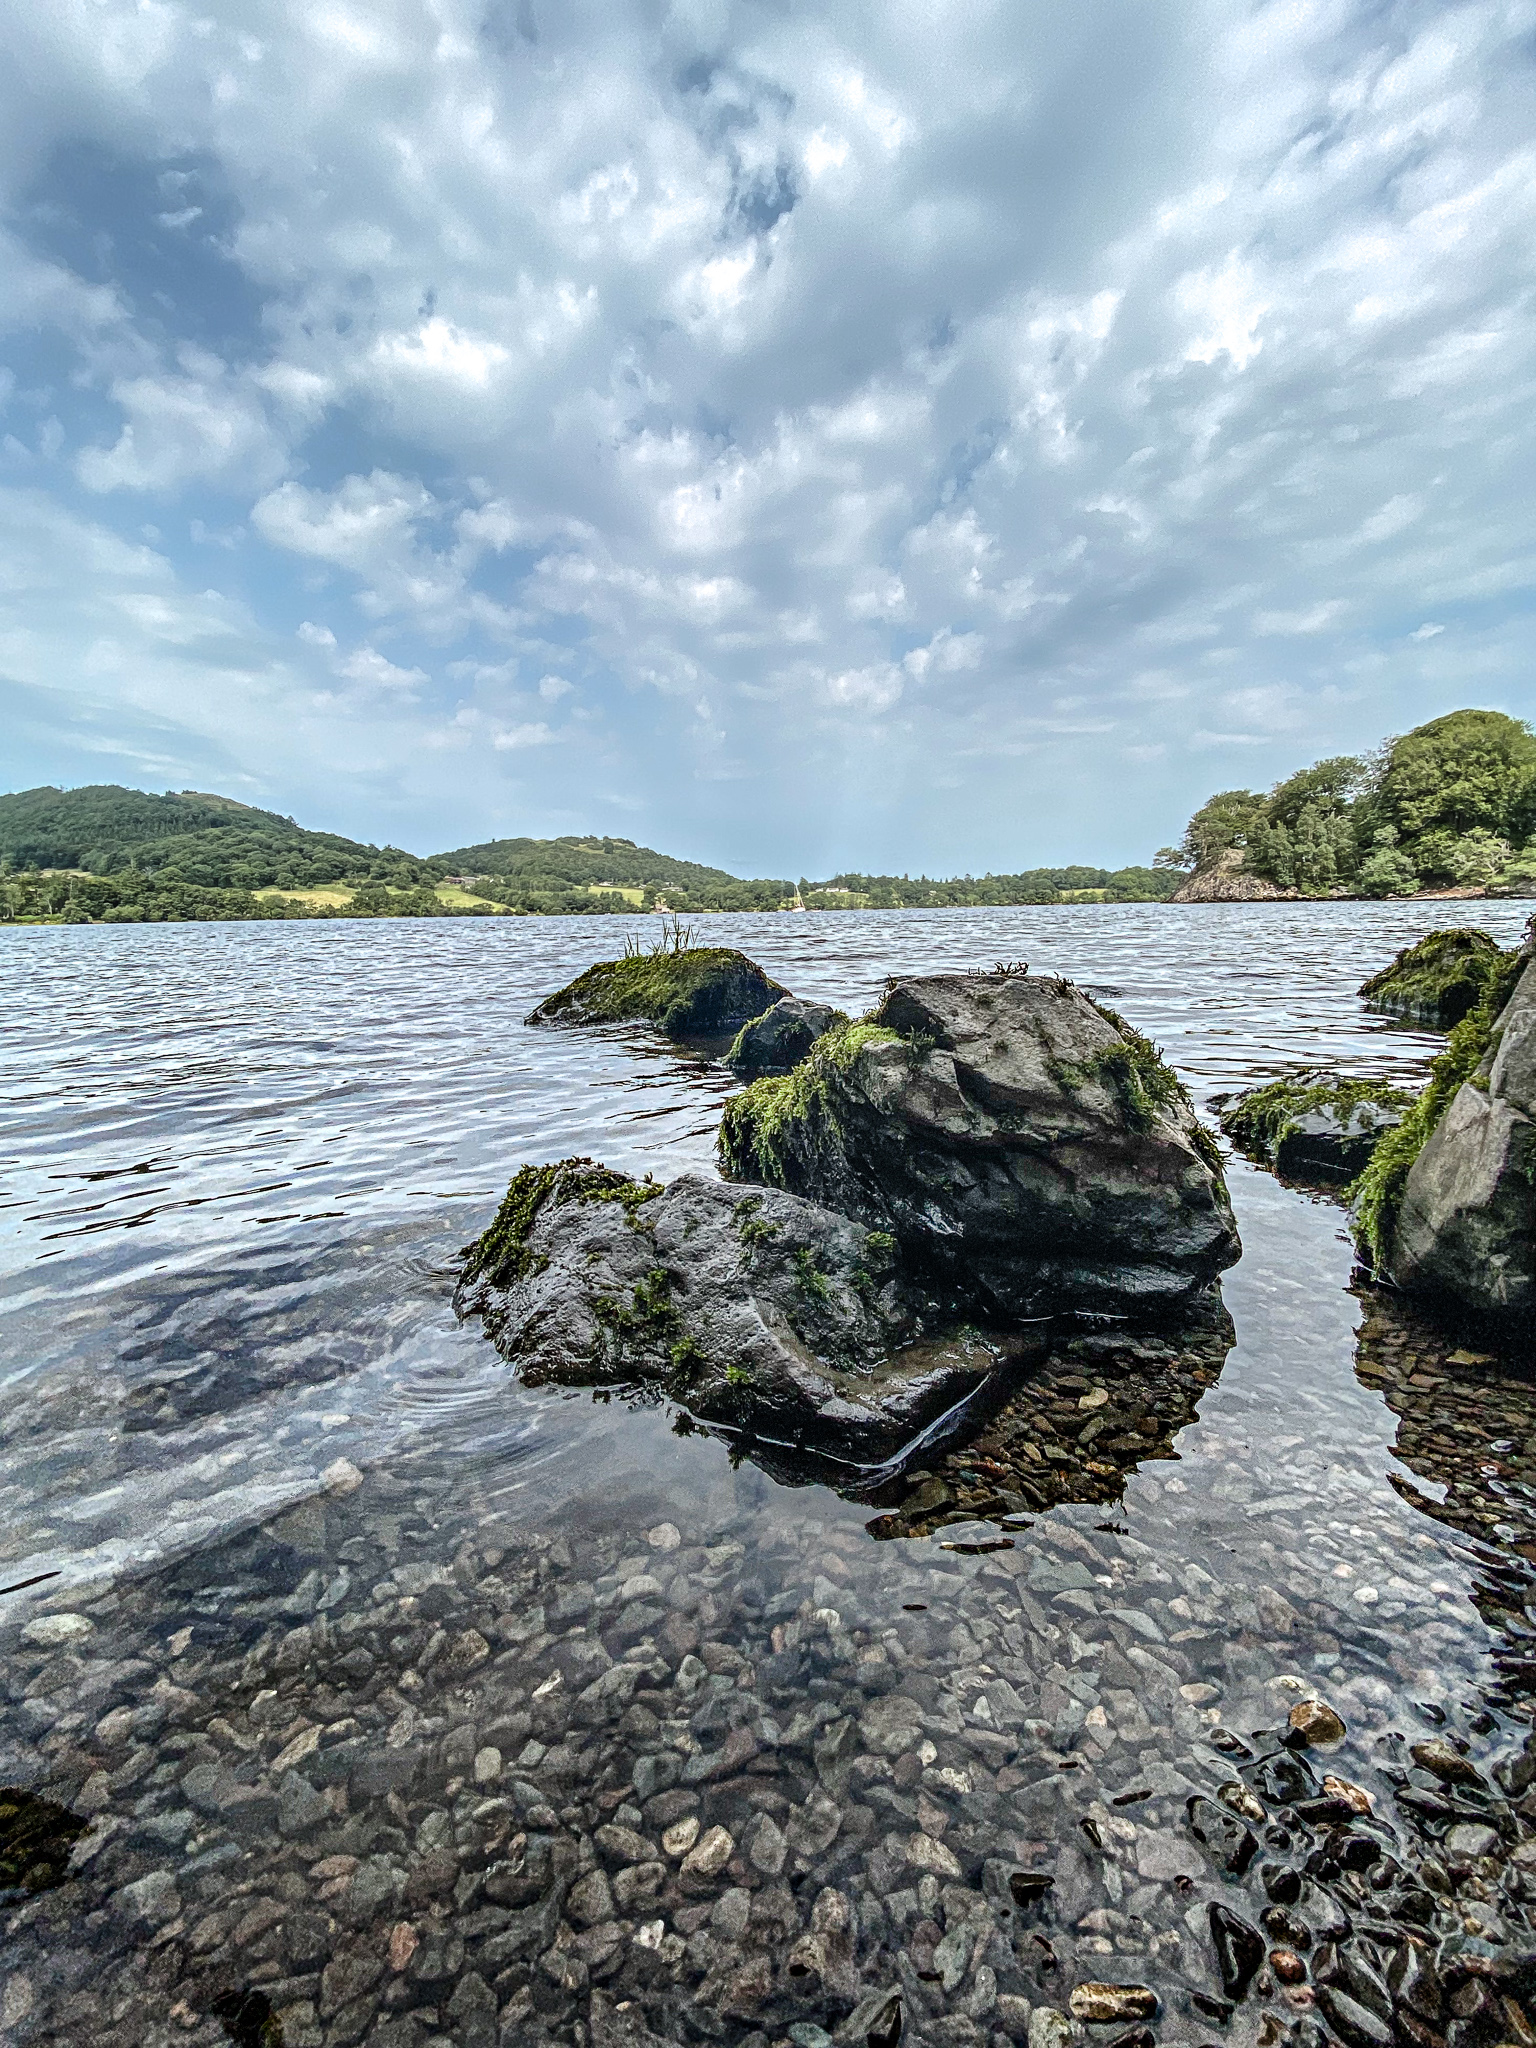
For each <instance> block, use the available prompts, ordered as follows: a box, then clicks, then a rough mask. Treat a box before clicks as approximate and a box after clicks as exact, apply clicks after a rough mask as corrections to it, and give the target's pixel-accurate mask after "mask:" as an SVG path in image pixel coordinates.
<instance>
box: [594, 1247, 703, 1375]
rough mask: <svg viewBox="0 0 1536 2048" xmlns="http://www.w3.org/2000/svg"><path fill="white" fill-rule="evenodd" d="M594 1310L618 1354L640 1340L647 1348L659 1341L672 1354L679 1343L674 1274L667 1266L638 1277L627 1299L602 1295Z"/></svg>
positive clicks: (615, 1352) (621, 1355)
mask: <svg viewBox="0 0 1536 2048" xmlns="http://www.w3.org/2000/svg"><path fill="white" fill-rule="evenodd" d="M592 1313H593V1315H594V1317H595V1318H596V1319H597V1322H598V1323H599V1325H600V1326H601V1327H602V1329H603V1332H604V1334H605V1336H606V1337H607V1338H608V1340H609V1342H610V1343H611V1345H612V1348H613V1357H614V1358H622V1357H623V1355H624V1353H625V1351H626V1350H628V1349H629V1347H630V1346H631V1345H632V1344H636V1343H639V1344H641V1345H643V1346H645V1347H647V1348H650V1347H654V1346H658V1345H659V1346H661V1347H662V1348H664V1349H665V1350H666V1351H667V1353H668V1356H670V1355H671V1352H672V1350H673V1349H674V1348H678V1346H679V1340H678V1339H676V1338H675V1337H674V1335H673V1333H674V1332H675V1331H676V1329H677V1322H678V1316H677V1309H676V1306H675V1305H674V1303H673V1300H672V1275H671V1274H670V1273H669V1272H668V1271H667V1269H666V1267H665V1266H653V1267H652V1268H651V1270H650V1271H649V1272H648V1273H647V1274H646V1275H645V1277H644V1279H642V1280H637V1281H636V1282H635V1284H634V1286H633V1287H632V1288H631V1290H630V1294H629V1299H628V1300H627V1301H626V1300H625V1299H624V1297H623V1296H622V1295H618V1294H602V1295H599V1296H598V1297H597V1299H596V1300H595V1301H594V1302H593V1304H592ZM681 1341H682V1342H686V1340H681Z"/></svg>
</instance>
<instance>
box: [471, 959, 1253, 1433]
mask: <svg viewBox="0 0 1536 2048" xmlns="http://www.w3.org/2000/svg"><path fill="white" fill-rule="evenodd" d="M618 964H620V965H622V964H623V963H618ZM747 965H748V966H750V963H747ZM596 972H597V970H593V973H594V974H595V973H596ZM732 972H737V970H735V969H734V968H733V969H732ZM764 980H766V977H764ZM590 982H591V976H590V975H589V976H583V977H582V981H581V982H578V983H575V984H573V988H576V989H580V988H581V987H582V984H583V983H590ZM738 985H742V986H744V985H746V977H745V976H744V975H739V976H738ZM768 986H769V987H772V986H773V984H771V983H770V984H768ZM567 995H569V991H566V992H562V997H556V998H552V999H551V1000H550V1002H549V1003H546V1004H544V1005H542V1006H541V1010H540V1011H539V1012H536V1013H535V1015H536V1016H537V1015H543V1014H546V1013H554V1014H562V1013H565V1012H567V1011H569V1010H570V1009H571V1008H573V1007H574V1005H573V1004H569V1003H566V1002H565V1001H564V1000H563V998H564V997H565V996H567ZM779 1007H780V1008H782V1007H783V1003H782V1001H781V1002H780V1005H779ZM773 1014H774V1012H773V1011H772V1010H769V1012H768V1015H769V1016H770V1017H772V1016H773ZM831 1014H832V1015H833V1016H836V1014H837V1013H835V1012H834V1013H831ZM720 1158H721V1165H722V1169H723V1171H724V1173H725V1175H726V1180H725V1181H724V1182H719V1181H712V1180H708V1179H706V1178H704V1177H703V1176H701V1175H697V1174H685V1175H683V1176H681V1177H680V1178H679V1179H677V1180H675V1181H673V1182H672V1183H671V1184H670V1185H668V1186H666V1187H663V1186H660V1185H659V1184H657V1183H655V1182H651V1181H635V1180H631V1179H629V1178H627V1177H626V1176H624V1175H622V1174H619V1173H616V1172H614V1171H612V1170H611V1169H610V1168H607V1167H605V1166H601V1165H598V1164H596V1163H594V1162H593V1161H591V1160H585V1159H570V1160H564V1161H561V1162H560V1163H559V1164H558V1165H554V1166H547V1167H524V1168H523V1169H522V1170H521V1171H520V1172H519V1173H518V1175H517V1176H516V1178H515V1179H514V1181H513V1182H512V1185H511V1187H510V1189H509V1191H508V1194H507V1197H506V1199H505V1201H504V1202H503V1204H502V1206H501V1209H500V1211H499V1212H498V1214H497V1217H496V1219H495V1220H494V1222H493V1223H492V1224H491V1226H490V1228H489V1229H488V1230H487V1231H486V1232H485V1234H484V1235H483V1236H482V1237H481V1238H480V1239H478V1240H477V1242H476V1243H475V1244H474V1245H472V1246H471V1247H470V1248H469V1252H468V1257H467V1262H466V1265H465V1268H464V1271H463V1274H462V1277H461V1279H460V1282H459V1287H458V1291H457V1295H456V1304H457V1306H458V1308H459V1310H460V1312H461V1313H476V1314H479V1315H481V1316H482V1317H483V1318H484V1321H485V1325H486V1328H487V1330H488V1332H489V1333H490V1335H491V1336H492V1337H493V1339H494V1341H495V1342H496V1344H497V1346H498V1347H499V1348H500V1349H501V1351H502V1352H503V1353H504V1355H505V1356H506V1357H507V1358H508V1359H509V1360H511V1361H513V1362H514V1363H515V1364H516V1365H517V1367H518V1370H519V1372H520V1373H521V1374H522V1376H523V1377H524V1379H525V1380H527V1381H529V1382H533V1383H542V1382H557V1383H560V1384H566V1385H586V1386H590V1385H641V1386H646V1387H650V1388H653V1389H657V1390H659V1391H661V1392H662V1393H664V1394H665V1395H667V1396H668V1397H669V1398H672V1399H674V1400H676V1401H677V1402H679V1403H680V1404H681V1405H682V1406H684V1407H685V1408H687V1409H688V1410H689V1411H690V1412H691V1413H693V1414H695V1415H696V1416H699V1417H700V1418H702V1419H704V1420H706V1421H708V1422H709V1423H711V1424H712V1425H715V1426H718V1427H720V1428H723V1429H726V1430H729V1431H733V1432H736V1433H740V1434H744V1435H749V1436H753V1437H762V1438H765V1439H771V1440H772V1441H773V1442H775V1443H777V1444H779V1445H781V1446H782V1445H788V1446H790V1447H793V1448H794V1449H796V1450H798V1451H803V1452H806V1453H807V1454H811V1455H819V1456H822V1457H831V1458H834V1459H836V1460H840V1461H842V1462H843V1464H844V1465H846V1466H848V1467H851V1468H856V1469H857V1470H859V1471H862V1472H865V1473H870V1472H873V1471H875V1470H876V1468H878V1467H880V1466H881V1465H882V1464H884V1463H886V1462H888V1461H889V1460H891V1459H892V1458H894V1457H896V1456H897V1455H898V1454H899V1453H901V1452H903V1450H904V1449H909V1448H910V1447H911V1446H912V1445H913V1444H914V1443H915V1441H916V1440H917V1439H918V1438H920V1437H924V1438H925V1439H926V1437H927V1436H928V1435H929V1434H930V1433H931V1432H932V1431H933V1429H934V1428H935V1426H936V1425H938V1424H939V1423H940V1422H941V1421H944V1422H946V1424H947V1426H949V1427H957V1426H959V1424H960V1422H961V1420H962V1418H965V1419H968V1420H969V1421H970V1422H972V1423H974V1420H975V1416H976V1415H977V1414H978V1413H979V1412H980V1409H981V1408H982V1407H984V1406H985V1404H986V1403H987V1402H988V1401H993V1402H996V1401H999V1400H1001V1398H1003V1391H1004V1389H1005V1387H1006V1385H1007V1384H1008V1382H1009V1380H1010V1378H1011V1377H1012V1376H1013V1374H1012V1369H1013V1368H1015V1367H1017V1366H1018V1365H1020V1364H1021V1363H1022V1362H1023V1361H1025V1360H1027V1359H1031V1358H1033V1359H1038V1358H1039V1357H1040V1356H1041V1355H1042V1354H1043V1352H1044V1351H1045V1350H1046V1349H1047V1348H1048V1338H1049V1332H1050V1329H1051V1327H1052V1324H1053V1322H1054V1321H1055V1320H1057V1319H1060V1318H1063V1317H1065V1318H1068V1319H1069V1320H1070V1319H1072V1318H1074V1317H1079V1316H1082V1315H1089V1316H1100V1317H1102V1316H1104V1315H1106V1314H1108V1315H1111V1316H1114V1317H1115V1318H1117V1319H1122V1320H1123V1319H1126V1318H1132V1319H1135V1320H1137V1321H1139V1322H1140V1323H1143V1324H1147V1323H1152V1322H1158V1321H1162V1322H1165V1323H1166V1322H1167V1321H1168V1320H1169V1319H1176V1318H1177V1317H1178V1316H1180V1315H1181V1314H1184V1313H1185V1312H1186V1311H1188V1310H1189V1309H1190V1307H1191V1305H1192V1304H1193V1303H1194V1302H1195V1301H1196V1299H1197V1298H1198V1297H1200V1296H1201V1295H1202V1294H1204V1293H1206V1292H1208V1291H1209V1290H1210V1288H1211V1284H1212V1283H1213V1282H1214V1281H1215V1279H1216V1277H1217V1275H1218V1274H1219V1273H1220V1272H1221V1271H1222V1270H1223V1269H1224V1268H1225V1267H1226V1266H1229V1265H1230V1264H1232V1262H1233V1261H1234V1260H1235V1259H1236V1258H1237V1256H1238V1251H1239V1246H1238V1239H1237V1232H1236V1229H1235V1227H1234V1225H1233V1221H1232V1213H1231V1208H1230V1205H1229V1203H1228V1201H1227V1194H1226V1188H1225V1184H1224V1182H1223V1179H1222V1172H1221V1163H1220V1158H1219V1155H1218V1154H1217V1152H1216V1150H1215V1147H1214V1145H1213V1142H1212V1140H1211V1138H1210V1137H1209V1135H1208V1134H1207V1133H1206V1132H1205V1131H1204V1130H1203V1129H1202V1127H1201V1126H1200V1124H1199V1122H1198V1120H1197V1119H1196V1117H1195V1114H1194V1111H1193V1110H1192V1108H1191V1107H1190V1104H1189V1100H1188V1097H1187V1096H1186V1094H1185V1092H1184V1090H1183V1088H1182V1086H1181V1084H1180V1083H1179V1081H1178V1078H1177V1076H1176V1075H1175V1074H1174V1073H1173V1071H1172V1069H1171V1068H1169V1067H1168V1066H1167V1065H1166V1064H1165V1063H1164V1062H1163V1060H1162V1059H1161V1057H1160V1056H1159V1054H1158V1053H1157V1051H1156V1049H1155V1048H1154V1047H1153V1046H1152V1045H1151V1044H1150V1043H1149V1042H1148V1041H1147V1040H1146V1039H1144V1038H1142V1037H1141V1036H1140V1035H1139V1034H1138V1033H1136V1032H1134V1031H1133V1030H1131V1029H1130V1027H1129V1026H1127V1025H1126V1024H1124V1023H1123V1021H1122V1020H1121V1019H1119V1018H1117V1017H1116V1016H1115V1015H1114V1014H1113V1012H1111V1011H1108V1010H1106V1009H1104V1008H1103V1007H1102V1006H1100V1005H1099V1004H1097V1003H1095V1002H1094V1001H1093V1000H1092V999H1091V998H1090V997H1089V996H1087V995H1086V994H1085V993H1084V992H1083V991H1082V990H1081V989H1079V988H1077V987H1076V986H1075V985H1074V984H1072V983H1071V982H1068V981H1064V980H1059V979H1053V978H1047V977H1043V976H1037V975H1029V974H1028V973H1026V972H1023V971H1014V970H1008V969H1001V970H998V971H996V972H994V973H991V974H975V975H937V976H927V977H913V978H906V979H898V980H895V981H893V982H892V983H891V984H890V986H889V987H888V989H887V991H886V994H885V996H884V998H883V1000H882V1001H881V1003H880V1004H879V1005H878V1007H877V1008H876V1009H875V1010H874V1011H873V1012H872V1013H871V1015H870V1016H869V1017H867V1018H864V1019H862V1020H861V1021H859V1022H857V1023H849V1022H848V1021H847V1020H846V1019H842V1020H841V1021H838V1022H835V1023H834V1024H833V1026H832V1028H831V1029H830V1030H828V1031H826V1032H824V1033H823V1034H822V1035H821V1036H820V1037H818V1038H817V1039H816V1040H815V1041H814V1043H813V1044H812V1046H811V1049H810V1051H809V1052H808V1053H807V1054H806V1056H805V1057H804V1058H803V1059H802V1060H801V1061H800V1062H799V1064H798V1065H796V1066H794V1067H793V1068H792V1069H791V1071H790V1072H788V1073H787V1074H783V1075H780V1076H777V1077H768V1078H763V1079H760V1080H757V1081H755V1082H754V1083H753V1084H752V1085H751V1086H750V1087H749V1088H747V1089H746V1090H745V1091H744V1092H743V1093H742V1094H740V1095H739V1096H736V1097H735V1098H733V1099H732V1101H731V1102H729V1103H728V1104H727V1106H726V1111H725V1115H724V1119H723V1122H722V1127H721V1134H720ZM731 1182H735V1183H736V1184H737V1185H735V1186H732V1185H730V1183H731Z"/></svg>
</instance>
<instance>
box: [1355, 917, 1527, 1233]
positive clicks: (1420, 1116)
mask: <svg viewBox="0 0 1536 2048" xmlns="http://www.w3.org/2000/svg"><path fill="white" fill-rule="evenodd" d="M1490 943H1491V942H1490ZM1495 952H1496V955H1497V957H1496V959H1495V961H1494V963H1493V969H1492V971H1491V972H1490V973H1489V974H1488V975H1487V976H1486V978H1485V979H1484V981H1483V985H1482V989H1481V992H1480V994H1479V996H1478V999H1477V1002H1476V1005H1475V1007H1474V1008H1473V1009H1472V1010H1471V1011H1469V1012H1468V1014H1467V1015H1466V1016H1464V1017H1463V1018H1462V1020H1461V1022H1460V1023H1459V1024H1457V1025H1456V1027H1455V1029H1454V1030H1453V1031H1452V1032H1451V1037H1450V1043H1449V1044H1448V1045H1447V1046H1446V1049H1445V1051H1444V1052H1443V1053H1441V1055H1440V1056H1439V1058H1438V1059H1437V1060H1436V1061H1435V1063H1434V1065H1433V1066H1432V1067H1431V1068H1430V1070H1429V1085H1428V1086H1427V1087H1426V1088H1425V1090H1424V1092H1423V1094H1422V1095H1420V1096H1419V1097H1418V1098H1417V1100H1416V1101H1415V1102H1414V1104H1413V1106H1412V1108H1411V1109H1410V1110H1409V1111H1408V1114H1407V1115H1406V1116H1405V1117H1404V1118H1403V1120H1402V1122H1401V1123H1400V1124H1399V1125H1398V1126H1397V1128H1396V1130H1394V1131H1389V1132H1388V1133H1387V1135H1386V1136H1385V1137H1384V1138H1383V1139H1382V1140H1381V1143H1380V1144H1379V1145H1378V1146H1377V1147H1376V1149H1375V1151H1374V1152H1373V1153H1372V1154H1371V1157H1370V1161H1369V1163H1368V1164H1367V1166H1366V1168H1365V1171H1364V1172H1363V1173H1362V1174H1361V1175H1360V1178H1359V1179H1358V1180H1357V1181H1356V1182H1355V1183H1354V1186H1353V1187H1352V1188H1351V1189H1350V1199H1351V1204H1352V1209H1353V1216H1354V1228H1355V1237H1356V1240H1357V1242H1358V1243H1359V1245H1360V1248H1361V1250H1362V1252H1363V1253H1364V1254H1365V1257H1366V1259H1367V1260H1368V1262H1369V1263H1370V1265H1371V1267H1372V1269H1373V1270H1374V1271H1376V1272H1381V1271H1384V1270H1385V1267H1386V1264H1387V1258H1388V1254H1389V1252H1390V1250H1391V1245H1392V1232H1393V1228H1394V1226H1395V1224H1396V1221H1397V1214H1398V1211H1399V1209H1400V1208H1401V1207H1402V1201H1403V1190H1404V1188H1405V1187H1406V1186H1407V1184H1408V1175H1409V1172H1410V1171H1411V1169H1412V1167H1413V1162H1414V1161H1415V1160H1416V1159H1417V1158H1418V1156H1419V1154H1420V1153H1421V1152H1422V1151H1423V1149H1424V1147H1425V1145H1426V1144H1427V1143H1428V1141H1429V1138H1430V1136H1431V1134H1432V1133H1433V1132H1434V1130H1435V1127H1436V1126H1437V1125H1438V1124H1439V1122H1440V1119H1441V1118H1442V1117H1443V1116H1444V1115H1445V1113H1446V1111H1447V1110H1448V1109H1449V1108H1450V1106H1451V1103H1452V1101H1453V1100H1454V1099H1455V1096H1456V1094H1457V1091H1458V1090H1459V1089H1460V1088H1461V1086H1462V1084H1463V1082H1466V1081H1470V1082H1471V1083H1472V1084H1473V1086H1474V1087H1477V1086H1486V1085H1487V1083H1486V1077H1485V1075H1484V1073H1483V1069H1484V1067H1485V1065H1487V1064H1491V1062H1492V1055H1493V1053H1494V1052H1495V1051H1496V1050H1497V1043H1496V1039H1497V1034H1496V1031H1495V1026H1496V1025H1497V1023H1498V1020H1499V1017H1500V1014H1501V1013H1502V1011H1503V1009H1504V1006H1505V1004H1506V1003H1508V1001H1509V999H1510V997H1511V995H1513V993H1514V988H1515V983H1516V982H1517V981H1518V980H1519V979H1520V975H1521V973H1522V971H1523V969H1524V967H1525V965H1526V962H1527V960H1528V959H1529V958H1530V955H1529V953H1528V952H1525V951H1516V952H1510V953H1503V952H1499V951H1498V949H1497V948H1495Z"/></svg>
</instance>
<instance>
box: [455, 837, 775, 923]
mask: <svg viewBox="0 0 1536 2048" xmlns="http://www.w3.org/2000/svg"><path fill="white" fill-rule="evenodd" d="M433 866H434V867H437V868H440V869H442V870H443V871H444V872H445V873H447V874H457V875H484V876H489V877H490V878H491V879H490V880H489V881H488V882H482V883H479V884H476V885H474V886H475V889H476V893H477V894H479V895H483V896H485V897H486V898H488V899H489V900H490V901H491V902H494V903H502V904H506V905H508V906H509V907H511V908H514V909H518V910H535V911H537V910H551V909H556V910H569V909H587V908H590V907H591V906H590V904H588V903H573V902H571V901H570V898H571V897H572V896H573V895H574V894H577V893H581V894H587V893H589V892H591V891H592V890H594V889H595V890H598V891H601V892H605V893H606V892H613V894H614V897H615V901H614V908H615V909H631V908H639V907H640V906H641V903H642V902H643V903H644V904H645V905H647V906H648V905H650V904H651V903H652V902H654V900H655V898H656V897H657V896H660V897H662V898H663V899H664V900H665V902H666V903H667V905H668V906H669V908H671V909H673V910H777V908H778V907H779V905H780V903H783V902H787V901H788V900H789V899H790V898H791V897H792V896H793V895H794V893H795V885H794V883H793V882H784V881H742V880H741V879H740V878H739V877H738V876H736V875H732V874H727V873H726V871H725V869H724V868H710V867H704V866H701V865H700V863H699V862H698V861H692V860H674V859H673V858H672V856H671V855H670V854H666V853H656V852H653V851H652V849H651V848H650V847H649V846H637V845H636V844H635V842H634V841H633V840H632V839H598V838H567V839H487V840H485V841H483V842H482V843H481V844H480V845H479V846H460V847H456V848H455V849H454V851H453V852H451V853H439V854H435V855H434V856H433ZM620 890H625V891H628V892H630V900H629V901H628V902H626V901H625V900H624V898H623V897H621V896H618V894H617V892H618V891H620ZM637 890H638V891H640V892H642V893H641V896H640V897H639V898H636V897H635V895H634V892H635V891H637Z"/></svg>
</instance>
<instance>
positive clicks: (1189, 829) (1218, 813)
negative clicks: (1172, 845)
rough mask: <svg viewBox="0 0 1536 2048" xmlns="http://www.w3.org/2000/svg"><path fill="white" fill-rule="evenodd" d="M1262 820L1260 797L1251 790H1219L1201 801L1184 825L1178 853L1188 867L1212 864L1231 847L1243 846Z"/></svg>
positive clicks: (1262, 809)
mask: <svg viewBox="0 0 1536 2048" xmlns="http://www.w3.org/2000/svg"><path fill="white" fill-rule="evenodd" d="M1263 821H1264V799H1263V797H1261V796H1260V795H1259V794H1258V792H1257V791H1256V790H1252V789H1223V790H1219V791H1218V792H1217V794H1216V795H1215V796H1213V797H1210V798H1208V799H1207V801H1206V802H1205V803H1203V804H1202V805H1201V806H1200V808H1199V810H1198V811H1196V813H1195V815H1194V816H1193V817H1192V818H1191V819H1190V821H1189V823H1188V825H1187V826H1186V827H1185V828H1184V841H1183V846H1182V849H1181V850H1182V852H1183V854H1184V857H1185V860H1186V861H1187V863H1188V864H1189V865H1190V866H1191V867H1196V868H1209V867H1214V866H1215V865H1216V863H1217V861H1218V860H1219V859H1220V858H1221V856H1222V855H1223V854H1224V853H1225V852H1226V851H1227V849H1228V847H1231V846H1246V845H1247V844H1248V838H1249V835H1250V833H1251V832H1252V831H1253V829H1254V827H1255V826H1256V825H1259V824H1262V823H1263Z"/></svg>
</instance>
